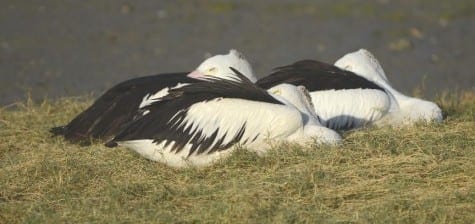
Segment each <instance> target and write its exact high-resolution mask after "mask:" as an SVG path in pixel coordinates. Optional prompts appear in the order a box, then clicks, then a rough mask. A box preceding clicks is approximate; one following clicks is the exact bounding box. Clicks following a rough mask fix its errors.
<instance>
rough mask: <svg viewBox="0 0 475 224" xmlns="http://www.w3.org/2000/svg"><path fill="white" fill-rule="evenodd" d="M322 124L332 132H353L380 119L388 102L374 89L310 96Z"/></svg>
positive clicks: (386, 97) (335, 91)
mask: <svg viewBox="0 0 475 224" xmlns="http://www.w3.org/2000/svg"><path fill="white" fill-rule="evenodd" d="M310 95H311V97H312V103H313V105H314V106H315V112H316V114H317V115H318V116H319V117H320V118H322V124H323V125H325V126H327V127H329V128H332V129H335V130H340V129H353V128H359V127H363V126H366V125H370V124H371V123H372V122H374V121H377V120H379V119H381V118H382V117H383V116H384V115H385V114H387V112H388V110H389V106H390V98H389V96H388V95H387V94H386V93H385V92H384V91H380V90H375V89H339V90H323V91H314V92H311V93H310Z"/></svg>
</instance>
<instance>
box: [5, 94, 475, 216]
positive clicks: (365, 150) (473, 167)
mask: <svg viewBox="0 0 475 224" xmlns="http://www.w3.org/2000/svg"><path fill="white" fill-rule="evenodd" d="M437 101H438V103H439V104H440V105H442V107H443V109H444V111H445V113H446V116H447V118H446V119H445V121H444V122H443V123H441V124H432V125H426V124H420V125H416V126H414V127H407V128H401V129H395V128H382V129H376V128H370V129H364V130H358V131H352V132H348V133H344V138H345V140H344V142H343V143H342V144H341V145H339V146H333V147H330V146H323V147H316V148H307V149H301V148H297V147H295V146H281V147H279V148H276V149H275V150H273V151H272V152H271V153H270V155H268V156H267V157H264V158H260V157H257V156H256V155H254V154H252V153H249V152H246V151H238V152H237V153H236V154H235V155H233V156H232V157H231V158H230V159H228V160H225V161H223V162H221V163H219V164H217V165H215V166H212V167H209V168H204V169H185V170H175V169H172V168H168V167H166V166H164V165H162V164H159V163H155V162H151V161H148V160H145V159H143V158H142V157H140V156H138V155H137V154H135V153H133V152H131V151H128V150H126V149H124V148H116V149H109V148H106V147H104V146H102V145H101V144H99V143H97V144H93V145H91V146H77V145H73V144H69V143H67V142H65V141H64V140H62V139H61V138H52V137H51V136H50V134H49V133H48V129H49V128H50V127H52V126H55V125H59V124H64V123H66V122H67V121H68V120H70V119H71V118H72V117H74V116H75V115H76V114H77V113H78V112H80V111H81V110H83V109H84V108H85V107H87V106H88V105H89V104H90V102H91V101H90V100H86V99H81V98H74V99H73V98H66V99H62V100H58V101H55V102H44V103H41V104H33V103H31V102H26V103H19V104H18V105H17V108H16V109H12V108H9V109H2V110H0V223H19V222H28V223H38V222H46V223H60V222H69V223H82V222H100V223H113V222H121V223H122V222H130V223H139V222H156V223H171V222H214V223H249V222H252V223H287V222H290V223H293V222H308V223H318V222H330V223H335V222H360V223H367V222H370V223H374V222H377V223H386V222H405V223H444V222H450V223H452V222H458V223H474V222H475V215H474V214H475V94H474V93H461V94H443V95H441V96H440V97H439V99H438V100H437Z"/></svg>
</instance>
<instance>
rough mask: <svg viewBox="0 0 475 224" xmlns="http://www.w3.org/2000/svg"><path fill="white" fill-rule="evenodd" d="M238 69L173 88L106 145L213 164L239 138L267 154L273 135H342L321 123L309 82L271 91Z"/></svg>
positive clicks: (297, 138) (294, 138) (303, 139)
mask: <svg viewBox="0 0 475 224" xmlns="http://www.w3.org/2000/svg"><path fill="white" fill-rule="evenodd" d="M236 72H237V71H236ZM236 74H237V76H236V77H237V78H236V79H234V80H233V79H232V78H231V80H226V79H220V78H212V77H208V78H207V79H209V82H199V83H193V84H190V85H187V86H182V87H178V88H174V89H170V90H169V91H168V94H167V95H165V96H163V97H161V98H160V99H157V100H156V101H155V102H152V103H151V104H150V105H147V106H145V107H143V108H142V110H143V113H142V115H141V116H140V117H138V118H137V119H136V120H134V121H133V122H132V123H131V124H129V125H128V126H127V127H126V128H125V129H124V130H123V131H122V132H121V133H119V134H118V135H117V136H116V137H115V138H114V139H113V140H112V141H110V142H108V143H107V144H106V145H107V146H110V147H114V146H116V145H121V146H125V147H127V148H129V149H131V150H133V151H136V152H138V153H139V154H140V155H142V156H144V157H145V158H148V159H150V160H153V161H158V162H161V163H164V164H167V165H169V166H172V167H186V166H206V165H210V164H212V163H213V162H215V161H217V160H218V159H222V158H225V157H227V156H229V155H230V154H231V153H232V152H233V151H234V150H236V147H235V145H236V144H237V145H242V146H245V147H246V148H248V149H250V150H252V151H256V152H258V154H262V153H265V152H266V151H267V149H269V147H270V146H271V143H272V142H273V141H290V142H296V143H300V144H306V143H309V142H315V141H316V142H317V143H336V142H338V141H340V140H341V138H340V136H339V135H338V133H336V132H335V131H333V130H331V129H328V128H326V127H323V126H321V125H320V123H319V122H318V119H317V117H316V116H315V113H314V112H313V111H312V106H311V105H310V101H309V100H308V98H307V96H306V95H305V92H304V91H305V88H304V87H296V86H294V85H290V84H280V85H277V86H275V87H273V88H271V89H269V90H268V91H265V90H263V89H261V88H258V87H257V86H256V85H254V84H253V83H252V82H250V81H249V80H246V78H245V77H244V76H242V75H240V74H238V73H236Z"/></svg>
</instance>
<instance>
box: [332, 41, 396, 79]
mask: <svg viewBox="0 0 475 224" xmlns="http://www.w3.org/2000/svg"><path fill="white" fill-rule="evenodd" d="M335 66H336V67H339V68H341V69H344V70H347V71H350V72H354V73H356V74H358V75H360V76H362V77H364V78H366V79H368V80H371V81H374V82H376V83H380V82H385V83H389V82H388V79H387V78H386V74H385V73H384V70H383V68H382V67H381V64H380V63H379V61H378V60H377V59H376V57H374V55H373V54H371V52H369V51H368V50H366V49H360V50H358V51H355V52H351V53H348V54H346V55H344V56H343V57H341V58H340V59H338V60H337V61H336V62H335Z"/></svg>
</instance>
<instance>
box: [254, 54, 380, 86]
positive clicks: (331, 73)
mask: <svg viewBox="0 0 475 224" xmlns="http://www.w3.org/2000/svg"><path fill="white" fill-rule="evenodd" d="M280 83H290V84H293V85H303V86H305V87H306V88H307V89H308V90H309V91H310V92H313V91H321V90H331V89H334V90H339V89H379V90H382V88H381V87H379V86H378V85H376V84H375V83H373V82H371V81H369V80H367V79H365V78H363V77H360V76H358V75H356V74H354V73H352V72H350V71H345V70H343V69H340V68H338V67H336V66H333V65H330V64H327V63H323V62H319V61H313V60H302V61H298V62H295V63H294V64H291V65H287V66H283V67H278V68H276V69H275V70H274V72H272V73H271V74H270V75H268V76H267V77H264V78H262V79H260V80H258V81H257V83H256V84H257V85H259V86H260V87H262V88H270V87H272V86H275V85H278V84H280Z"/></svg>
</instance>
